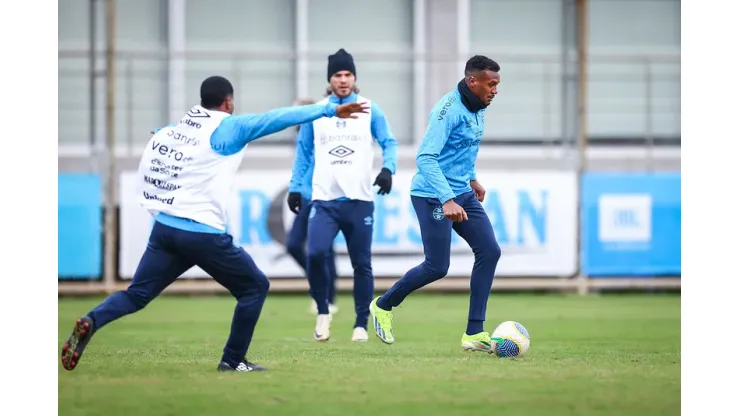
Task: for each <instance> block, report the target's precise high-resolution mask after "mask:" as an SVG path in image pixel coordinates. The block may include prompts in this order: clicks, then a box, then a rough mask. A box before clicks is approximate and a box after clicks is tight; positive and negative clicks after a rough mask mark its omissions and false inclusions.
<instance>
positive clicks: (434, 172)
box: [410, 88, 486, 204]
mask: <svg viewBox="0 0 740 416" xmlns="http://www.w3.org/2000/svg"><path fill="white" fill-rule="evenodd" d="M485 111H486V110H485V109H483V110H480V111H478V112H477V113H473V112H471V111H470V110H468V109H467V108H466V107H465V105H463V103H462V101H461V97H460V92H459V91H458V90H457V88H455V90H453V91H451V92H449V93H447V94H446V95H445V96H444V97H442V98H441V99H440V100H439V101H438V102H437V104H435V106H434V108H432V111H431V112H430V114H429V124H428V126H427V130H426V132H425V133H424V138H423V139H422V141H421V146H420V147H419V150H418V152H417V153H416V166H417V168H418V170H417V172H416V174H415V175H414V178H413V179H412V181H411V192H410V193H411V195H413V196H420V197H427V198H437V199H438V200H439V202H440V203H441V204H444V203H445V202H447V201H449V200H450V199H452V198H454V197H456V196H458V195H461V194H464V193H466V192H469V191H471V190H472V188H471V187H470V181H471V180H474V179H476V171H475V160H476V158H477V157H478V148H479V147H480V141H481V138H482V137H483V130H484V122H483V118H484V115H485Z"/></svg>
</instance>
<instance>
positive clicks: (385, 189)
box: [373, 168, 393, 195]
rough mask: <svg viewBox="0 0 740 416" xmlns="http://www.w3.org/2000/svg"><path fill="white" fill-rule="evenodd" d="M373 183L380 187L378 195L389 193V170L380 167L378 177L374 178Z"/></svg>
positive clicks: (391, 181)
mask: <svg viewBox="0 0 740 416" xmlns="http://www.w3.org/2000/svg"><path fill="white" fill-rule="evenodd" d="M373 185H378V186H379V187H380V189H379V190H378V195H385V194H389V193H391V185H393V176H392V175H391V171H390V170H388V169H387V168H383V169H381V170H380V173H379V174H378V177H377V178H375V183H374V184H373Z"/></svg>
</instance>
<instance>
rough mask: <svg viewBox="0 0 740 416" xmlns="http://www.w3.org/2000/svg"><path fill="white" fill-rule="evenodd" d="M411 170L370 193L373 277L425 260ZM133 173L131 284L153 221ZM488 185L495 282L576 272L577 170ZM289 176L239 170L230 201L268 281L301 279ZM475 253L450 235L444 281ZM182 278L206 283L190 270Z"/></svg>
mask: <svg viewBox="0 0 740 416" xmlns="http://www.w3.org/2000/svg"><path fill="white" fill-rule="evenodd" d="M413 174H414V172H412V171H400V172H398V173H397V174H396V175H395V176H394V177H393V191H392V193H391V194H389V195H384V196H381V195H375V201H374V202H375V213H374V217H373V223H374V225H373V227H374V228H373V230H374V231H373V246H372V252H373V259H372V266H373V271H374V274H375V275H376V276H379V277H401V276H403V274H404V273H405V272H406V271H407V270H408V269H410V268H411V267H414V266H416V265H417V264H419V263H420V262H421V261H422V260H423V259H424V256H423V251H422V245H421V236H420V233H419V225H418V223H417V220H416V215H415V213H414V210H413V207H412V204H411V199H410V196H409V186H410V183H411V178H412V177H413ZM135 179H136V178H135V172H125V173H123V174H122V176H121V183H120V187H119V189H120V192H121V218H120V227H121V239H120V257H119V266H120V269H119V272H120V275H121V277H123V278H125V279H130V278H131V277H132V276H133V274H134V271H135V270H136V266H137V264H138V262H139V259H140V258H141V255H142V253H143V252H144V249H145V248H146V244H147V239H148V236H149V232H150V230H151V226H152V224H153V219H152V217H151V216H150V214H149V213H148V212H147V211H145V210H144V209H143V208H141V207H140V206H139V204H138V203H137V202H136V195H135V189H136V183H135ZM478 180H479V182H480V183H481V184H482V185H484V186H486V189H487V194H486V198H485V200H484V202H483V206H484V208H485V210H486V211H487V212H488V214H489V216H490V218H491V223H492V224H493V227H494V232H495V234H496V238H497V239H498V242H499V244H500V246H501V248H502V251H503V256H502V258H501V261H500V262H499V265H498V269H497V273H496V275H497V276H542V277H544V276H553V277H557V276H569V275H572V274H573V273H575V271H576V266H577V241H576V232H577V227H576V225H577V222H576V221H577V206H576V204H577V198H576V196H577V187H576V185H577V182H576V181H577V175H576V173H575V172H562V171H536V172H500V171H486V170H483V171H478ZM289 181H290V172H289V171H240V172H239V174H238V175H237V178H236V182H235V186H234V190H233V192H232V197H231V200H230V203H229V233H230V234H232V235H233V236H234V241H235V243H236V244H238V245H240V246H242V247H243V248H244V249H245V250H246V251H247V252H248V253H249V254H250V255H251V256H252V257H253V258H254V260H255V262H256V263H257V264H258V266H259V267H260V268H261V269H262V270H263V271H264V272H265V274H267V276H268V277H270V278H280V277H302V276H303V275H304V273H303V270H302V269H301V268H300V267H299V266H298V265H297V264H296V262H295V261H294V260H293V259H292V258H291V257H290V256H289V255H288V254H287V253H286V250H285V246H284V244H285V241H286V234H287V233H288V231H289V230H290V227H291V226H292V221H293V218H294V217H295V215H294V214H293V213H292V212H290V210H289V209H288V206H287V204H286V198H287V193H288V183H289ZM335 248H336V252H337V271H338V273H339V275H340V276H342V277H350V276H352V266H351V264H350V260H349V257H348V255H347V249H346V244H345V241H344V238H343V236H342V234H341V232H340V233H339V235H338V236H337V238H336V240H335ZM472 267H473V253H472V250H471V249H470V248H469V247H468V245H467V243H465V241H464V240H462V239H461V238H460V237H459V236H458V235H457V234H455V233H454V232H453V237H452V258H451V261H450V269H449V275H451V276H468V275H470V272H471V270H472ZM183 277H188V278H200V277H208V276H207V275H206V274H205V272H203V271H202V270H201V269H200V268H198V267H194V268H192V269H191V270H189V271H188V272H186V273H185V275H184V276H183Z"/></svg>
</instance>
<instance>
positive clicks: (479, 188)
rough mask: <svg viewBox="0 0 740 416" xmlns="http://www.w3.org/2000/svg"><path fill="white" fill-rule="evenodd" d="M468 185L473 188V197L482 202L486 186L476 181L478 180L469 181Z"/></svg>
mask: <svg viewBox="0 0 740 416" xmlns="http://www.w3.org/2000/svg"><path fill="white" fill-rule="evenodd" d="M470 187H471V188H473V191H474V192H475V197H476V198H478V201H480V202H483V198H485V197H486V188H484V187H483V185H481V184H480V183H478V181H470Z"/></svg>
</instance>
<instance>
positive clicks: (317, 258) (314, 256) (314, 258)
mask: <svg viewBox="0 0 740 416" xmlns="http://www.w3.org/2000/svg"><path fill="white" fill-rule="evenodd" d="M307 257H308V261H310V262H325V261H327V260H328V259H329V258H330V257H329V251H327V250H309V251H308V254H307Z"/></svg>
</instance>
